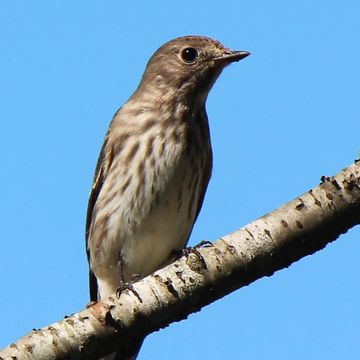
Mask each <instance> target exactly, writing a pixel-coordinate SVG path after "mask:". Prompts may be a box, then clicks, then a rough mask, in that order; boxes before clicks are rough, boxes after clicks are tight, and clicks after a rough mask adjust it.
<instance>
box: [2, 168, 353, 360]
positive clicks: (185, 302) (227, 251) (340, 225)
mask: <svg viewBox="0 0 360 360" xmlns="http://www.w3.org/2000/svg"><path fill="white" fill-rule="evenodd" d="M359 223H360V162H355V163H354V164H352V165H350V166H349V167H348V168H346V169H344V170H342V171H341V172H340V173H338V174H337V175H336V176H334V177H322V178H321V184H320V185H319V186H317V187H315V188H313V189H312V190H309V191H308V192H306V193H304V194H303V195H301V196H299V197H297V198H296V199H294V200H292V201H291V202H289V203H287V204H285V205H283V206H282V207H280V208H278V209H277V210H275V211H273V212H271V213H269V214H267V215H265V216H263V217H261V218H259V219H258V220H256V221H254V222H252V223H250V224H248V225H247V226H245V227H243V228H241V229H239V230H237V231H235V232H234V233H231V234H228V235H226V236H224V237H222V238H220V239H218V240H217V241H216V242H215V243H214V244H213V246H206V245H205V246H202V247H199V248H197V251H193V252H190V253H189V254H188V255H187V256H183V257H181V258H180V259H179V260H177V261H175V262H174V263H172V264H170V265H168V266H166V267H164V268H162V269H160V270H158V271H156V272H155V273H154V274H152V275H150V276H148V277H146V278H144V279H142V280H141V281H139V282H137V283H135V284H134V290H135V291H125V292H124V293H122V294H121V296H120V298H117V297H116V296H115V295H114V296H110V297H109V298H108V299H105V300H104V301H103V302H101V303H97V304H93V305H91V306H89V307H88V308H87V309H85V310H83V311H81V312H79V313H76V314H74V315H72V316H69V317H66V318H65V319H64V320H61V321H59V322H57V323H54V324H52V325H50V326H47V327H45V328H42V329H40V330H33V331H32V332H30V333H29V334H28V335H26V336H24V337H23V338H21V339H19V340H18V341H17V342H16V343H14V344H11V345H9V346H8V347H6V348H5V349H3V350H2V351H0V360H1V359H6V360H8V359H9V360H10V359H15V358H16V359H17V360H25V359H36V360H40V359H43V360H51V359H54V360H55V359H57V360H59V359H70V358H74V359H75V358H76V359H98V358H99V357H100V356H102V355H105V354H106V353H111V352H112V351H114V350H115V349H116V348H117V347H118V346H119V344H121V343H124V342H129V341H132V340H133V339H136V338H137V337H141V336H145V335H147V334H149V333H151V332H154V331H156V330H158V329H160V328H162V327H165V326H167V325H169V324H170V323H172V322H174V321H179V320H182V319H185V318H186V317H187V316H188V315H189V314H191V313H193V312H196V311H199V310H200V309H201V308H202V307H203V306H205V305H208V304H210V303H211V302H213V301H215V300H217V299H220V298H221V297H223V296H225V295H227V294H229V293H230V292H232V291H234V290H236V289H238V288H240V287H242V286H245V285H248V284H250V283H252V282H253V281H255V280H257V279H259V278H261V277H263V276H270V275H272V274H273V273H274V272H275V271H276V270H279V269H282V268H284V267H287V266H289V265H290V264H291V263H293V262H295V261H297V260H299V259H300V258H302V257H304V256H306V255H310V254H313V253H314V252H316V251H318V250H321V249H322V248H324V247H325V246H326V244H328V243H329V242H332V241H334V240H335V239H337V238H338V236H339V235H341V234H342V233H345V232H346V231H347V230H348V229H350V228H351V227H353V226H355V225H357V224H359Z"/></svg>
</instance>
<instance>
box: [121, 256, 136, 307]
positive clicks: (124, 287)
mask: <svg viewBox="0 0 360 360" xmlns="http://www.w3.org/2000/svg"><path fill="white" fill-rule="evenodd" d="M117 268H118V270H119V273H120V284H119V287H118V288H117V289H116V296H117V297H118V298H120V296H121V294H122V292H123V291H124V290H128V291H131V292H132V293H133V294H134V295H135V296H136V297H137V299H138V300H139V301H140V302H141V303H142V299H141V297H140V295H139V293H138V292H137V291H136V290H135V289H134V287H133V285H132V283H133V282H134V281H125V277H124V272H123V258H122V256H121V254H120V253H119V261H118V263H117ZM139 277H140V276H139V275H138V274H133V275H132V276H131V279H132V280H133V279H134V278H139Z"/></svg>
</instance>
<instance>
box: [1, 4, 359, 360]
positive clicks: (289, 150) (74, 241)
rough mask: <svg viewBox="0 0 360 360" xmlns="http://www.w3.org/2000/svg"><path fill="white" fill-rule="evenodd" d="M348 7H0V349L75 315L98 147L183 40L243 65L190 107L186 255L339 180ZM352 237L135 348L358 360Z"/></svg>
mask: <svg viewBox="0 0 360 360" xmlns="http://www.w3.org/2000/svg"><path fill="white" fill-rule="evenodd" d="M359 24H360V2H359V1H357V0H352V1H346V0H345V1H342V2H339V1H331V0H330V1H325V0H321V1H292V2H290V1H285V0H283V1H276V0H274V1H262V2H261V1H238V0H236V1H235V0H233V1H230V0H223V1H221V2H213V3H212V2H211V1H206V2H205V1H198V2H196V1H189V0H183V1H181V2H171V1H150V2H143V3H142V5H140V3H139V2H133V5H131V4H130V2H120V1H113V0H109V1H104V2H100V1H67V0H64V1H45V0H44V1H28V2H26V1H18V0H12V1H6V2H5V1H1V2H0V33H1V36H0V48H1V56H0V69H1V70H0V78H1V80H0V114H1V127H2V131H1V135H0V136H1V141H0V150H1V154H2V159H1V169H2V170H1V180H0V184H1V208H0V221H1V242H0V284H1V287H2V291H1V296H0V308H1V310H2V311H1V313H2V314H1V321H0V347H3V346H5V345H6V344H8V343H9V342H11V341H13V340H15V339H17V338H18V337H20V336H22V335H24V334H25V333H27V332H28V331H30V330H31V329H33V328H39V327H42V326H44V325H47V324H49V323H52V322H54V321H56V320H58V319H61V318H63V316H64V315H66V314H70V313H73V312H76V311H78V310H80V309H81V308H83V307H84V306H85V304H86V303H87V301H88V287H87V282H88V280H87V262H86V257H85V250H84V236H83V233H84V221H85V211H86V205H87V196H88V192H89V188H90V184H91V180H92V175H93V170H94V167H95V162H96V159H97V156H98V152H99V148H100V145H101V142H102V139H103V136H104V133H105V131H106V128H107V126H108V122H109V121H110V119H111V117H112V115H113V113H114V112H115V111H116V109H117V108H118V107H119V106H120V105H121V104H122V103H123V102H124V101H126V99H127V98H128V97H129V96H130V95H131V93H132V91H133V90H134V89H135V87H136V86H137V84H138V81H139V79H140V76H141V75H142V72H143V69H144V66H145V64H146V62H147V60H148V58H149V57H150V56H151V54H152V53H153V51H154V50H156V48H157V47H158V46H160V45H161V44H162V43H164V42H165V41H167V40H169V39H172V38H174V37H177V36H180V35H186V34H200V35H206V36H210V37H214V38H216V39H218V40H220V41H221V42H223V43H224V44H225V45H226V46H228V47H232V48H234V49H238V50H248V51H251V53H252V55H251V56H250V57H249V58H247V59H246V60H244V61H241V62H240V63H237V64H234V65H232V66H231V67H229V68H227V69H226V70H225V71H224V72H223V74H222V76H221V78H220V79H219V80H218V82H217V83H216V85H215V87H214V88H213V90H212V92H211V94H210V96H209V99H208V104H207V110H208V115H209V119H210V126H211V133H212V141H213V148H214V161H215V164H214V172H213V178H212V181H211V185H210V187H209V190H208V193H207V197H206V201H205V203H204V206H203V210H202V213H201V216H200V217H199V219H198V222H197V225H196V227H195V229H194V232H193V235H192V238H191V243H196V242H198V241H199V240H202V239H208V240H214V239H216V238H217V237H219V236H221V235H224V234H227V233H228V232H231V231H233V230H235V229H237V228H239V227H241V226H243V225H245V224H246V223H248V222H249V221H251V220H253V219H256V218H257V217H259V216H261V215H263V214H264V213H266V212H269V211H271V210H272V209H274V208H276V207H278V206H280V205H281V204H283V203H285V202H287V201H288V200H291V199H292V198H293V197H295V196H297V195H300V194H301V193H303V192H305V191H307V190H308V189H309V188H311V187H313V186H315V185H316V184H318V183H319V179H320V176H321V175H332V174H335V173H336V172H338V171H339V170H340V169H341V168H343V167H345V166H347V165H348V164H350V163H351V162H352V161H353V160H354V159H355V158H356V157H357V155H358V153H359V148H360V140H359V139H360V105H359V104H360V72H359V58H360V42H359ZM359 237H360V231H359V229H358V228H357V229H356V228H355V229H352V230H351V231H349V232H348V234H346V235H344V236H342V237H341V238H340V239H339V240H338V241H337V242H335V243H333V244H331V245H329V246H328V247H327V248H326V249H325V250H323V251H321V252H320V253H317V254H315V255H314V256H311V257H307V258H305V259H303V260H301V261H299V262H298V263H296V264H294V265H292V266H291V267H290V268H288V269H285V270H282V271H280V272H277V273H276V274H274V275H273V276H272V277H270V278H264V279H261V280H259V281H257V282H256V283H254V284H251V285H250V286H248V287H246V288H243V289H241V290H239V291H236V292H235V293H233V294H231V295H230V296H228V297H226V298H224V299H222V300H220V301H218V302H217V303H215V304H212V305H210V306H208V307H207V308H205V309H203V310H202V311H201V312H200V313H197V314H194V315H191V316H190V317H189V319H188V320H187V321H183V322H181V323H177V324H172V325H171V326H170V327H168V328H167V329H165V330H161V331H160V332H158V333H156V334H153V335H151V336H149V337H148V338H147V340H146V342H145V344H144V346H143V349H142V351H141V355H140V357H139V360H143V359H155V358H156V359H170V358H171V359H185V358H186V359H200V358H201V359H235V358H239V359H251V360H254V359H261V360H264V359H266V360H268V359H273V360H278V359H342V358H345V359H359V358H360V347H359V335H360V307H359V304H360V289H359V278H360V268H359V265H358V264H359V254H360V241H359Z"/></svg>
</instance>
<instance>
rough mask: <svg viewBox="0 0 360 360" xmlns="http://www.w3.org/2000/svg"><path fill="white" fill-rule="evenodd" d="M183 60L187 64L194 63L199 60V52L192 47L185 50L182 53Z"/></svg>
mask: <svg viewBox="0 0 360 360" xmlns="http://www.w3.org/2000/svg"><path fill="white" fill-rule="evenodd" d="M181 58H182V59H183V60H184V61H185V62H186V63H189V64H190V63H193V62H194V61H195V60H196V59H197V58H198V52H197V50H196V49H194V48H192V47H188V48H185V49H184V50H183V51H182V52H181Z"/></svg>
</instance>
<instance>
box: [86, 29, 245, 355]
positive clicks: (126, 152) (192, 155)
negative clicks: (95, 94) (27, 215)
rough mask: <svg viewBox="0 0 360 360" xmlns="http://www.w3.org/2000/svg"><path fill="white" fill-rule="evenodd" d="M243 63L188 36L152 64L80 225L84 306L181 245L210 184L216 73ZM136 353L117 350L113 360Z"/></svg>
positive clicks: (114, 130) (108, 139) (118, 123)
mask: <svg viewBox="0 0 360 360" xmlns="http://www.w3.org/2000/svg"><path fill="white" fill-rule="evenodd" d="M247 55H249V53H248V52H245V51H231V50H229V49H226V48H224V47H223V45H221V44H220V43H219V42H217V41H215V40H212V39H209V38H205V37H200V36H186V37H181V38H177V39H175V40H172V41H169V42H168V43H166V44H164V45H163V46H162V47H160V48H159V49H158V50H157V51H156V52H155V53H154V55H153V56H152V57H151V59H150V60H149V62H148V64H147V67H146V69H145V73H144V75H143V77H142V80H141V82H140V85H139V87H138V88H137V90H136V91H135V92H134V94H133V95H132V96H131V97H130V99H129V100H128V101H127V102H126V103H125V104H124V105H123V106H122V107H121V108H120V109H119V110H118V112H117V113H116V114H115V116H114V118H113V120H112V122H111V124H110V126H109V129H108V132H107V134H106V136H105V141H104V144H103V146H102V149H101V152H100V156H99V160H98V164H97V167H96V171H95V176H94V182H93V186H92V189H91V193H90V198H89V205H88V213H87V221H86V243H87V254H88V260H89V265H90V296H91V300H94V301H97V300H99V299H102V298H104V297H107V296H109V295H110V294H112V293H114V292H115V291H116V289H117V288H118V287H119V286H120V284H121V283H122V282H131V281H132V279H133V277H134V276H135V275H136V276H137V277H139V276H140V277H144V276H146V275H148V274H150V273H152V272H153V271H155V270H156V269H158V268H160V267H161V266H162V265H164V264H166V262H167V261H169V258H170V257H171V255H172V254H173V253H174V252H176V251H178V250H180V249H182V248H183V247H184V246H185V245H186V243H187V241H188V238H189V236H190V233H191V230H192V227H193V225H194V222H195V220H196V218H197V216H198V214H199V211H200V209H201V205H202V202H203V199H204V196H205V191H206V188H207V185H208V182H209V179H210V175H211V167H212V153H211V144H210V134H209V127H208V121H207V115H206V111H205V101H206V98H207V95H208V93H209V91H210V89H211V87H212V85H213V84H214V82H215V80H216V79H217V77H218V76H219V75H220V73H221V71H222V69H223V68H224V67H225V66H226V65H228V64H229V63H231V62H233V61H238V60H241V59H242V58H244V57H246V56H247ZM126 352H128V353H127V354H125V353H126ZM130 353H131V354H130ZM136 353H137V351H135V350H134V349H119V352H118V353H117V355H116V356H117V357H116V358H117V359H128V358H129V355H131V356H134V355H135V356H136ZM131 356H130V357H131ZM109 358H110V357H109ZM112 358H113V357H112Z"/></svg>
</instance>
